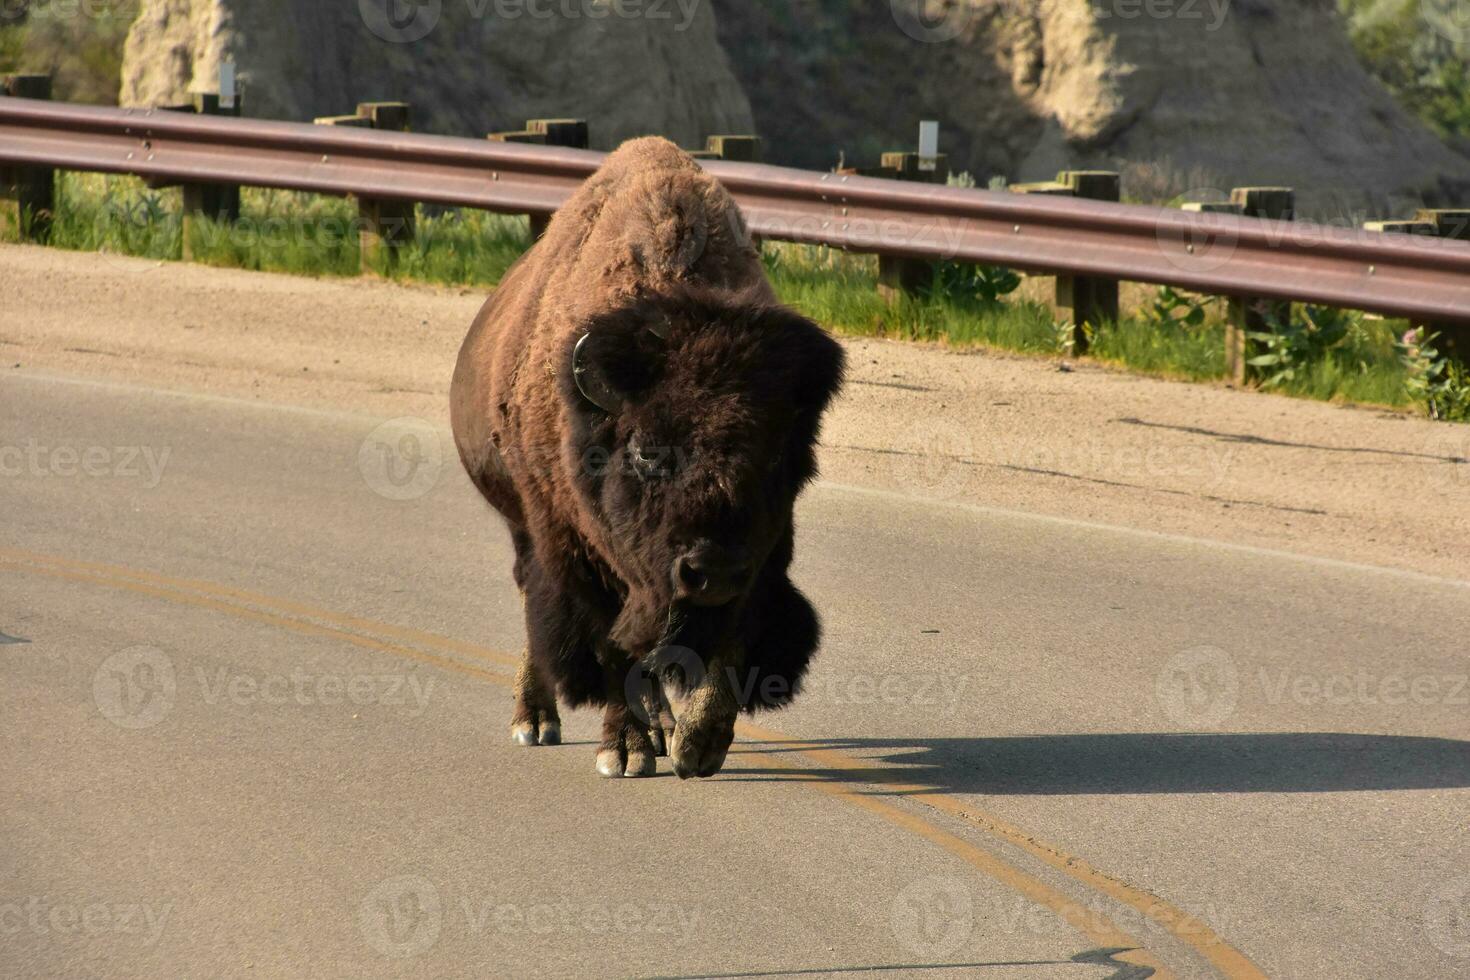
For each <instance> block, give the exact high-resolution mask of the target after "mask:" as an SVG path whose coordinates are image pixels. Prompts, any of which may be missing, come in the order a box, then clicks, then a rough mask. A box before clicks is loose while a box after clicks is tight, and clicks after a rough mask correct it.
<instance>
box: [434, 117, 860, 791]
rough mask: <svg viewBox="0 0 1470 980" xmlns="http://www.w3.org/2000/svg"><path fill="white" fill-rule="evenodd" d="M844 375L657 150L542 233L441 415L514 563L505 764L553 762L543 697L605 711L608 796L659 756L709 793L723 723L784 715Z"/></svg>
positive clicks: (468, 344) (651, 146)
mask: <svg viewBox="0 0 1470 980" xmlns="http://www.w3.org/2000/svg"><path fill="white" fill-rule="evenodd" d="M842 371H843V355H842V351H841V348H840V347H838V345H837V344H836V343H835V342H833V341H832V339H831V338H830V337H828V336H827V335H826V333H825V332H824V331H822V330H821V329H820V328H819V327H817V326H816V325H815V324H813V323H811V322H810V321H809V320H807V319H805V318H804V317H801V316H800V315H798V314H796V313H794V312H793V311H791V310H789V309H786V308H784V307H781V306H780V305H779V304H778V303H776V301H775V298H774V295H773V294H772V292H771V290H770V286H769V283H768V282H767V281H766V278H765V274H764V270H763V268H762V266H761V263H760V259H759V256H758V254H757V253H756V251H755V250H754V249H753V248H752V247H751V245H750V242H749V239H748V236H747V235H746V234H745V229H744V223H743V220H742V219H741V217H740V214H739V212H738V210H737V209H736V207H735V205H734V202H733V201H732V200H731V198H730V197H729V195H728V194H727V193H726V192H725V191H724V189H723V188H722V187H720V185H719V184H718V183H717V182H716V181H714V180H713V179H712V178H710V177H709V176H708V175H707V174H705V173H704V172H703V171H702V170H700V169H699V167H698V165H697V164H695V163H694V162H693V161H692V160H691V159H690V158H689V157H688V156H687V155H686V154H684V153H683V152H682V151H680V150H678V149H677V148H675V147H673V146H672V144H669V143H668V142H666V141H663V140H659V139H643V140H635V141H633V142H631V143H628V144H625V145H624V146H623V147H622V148H620V149H619V150H618V151H616V152H614V153H612V154H610V155H609V156H608V158H607V160H606V161H605V162H604V164H603V166H602V167H601V168H600V169H599V170H598V172H597V173H596V174H594V175H593V176H592V177H591V178H589V179H588V180H587V182H586V183H585V184H584V185H583V186H582V188H581V189H580V190H579V191H578V192H577V194H575V195H574V196H573V197H572V199H571V200H570V201H568V203H567V204H566V205H565V206H564V207H563V208H562V210H561V211H559V212H558V213H557V214H556V216H555V217H554V218H553V219H552V221H551V223H550V225H549V227H548V229H547V232H546V234H545V235H544V236H543V238H542V239H541V240H540V241H539V242H538V243H537V244H536V245H535V246H534V247H533V248H532V249H531V251H530V252H528V253H527V254H526V255H525V256H524V257H523V258H522V259H521V261H520V262H518V263H517V264H516V265H515V266H514V267H513V268H512V270H511V271H510V272H509V273H508V274H507V275H506V277H505V279H504V280H503V281H502V283H501V285H500V287H499V288H498V289H497V290H496V292H495V294H494V295H493V296H492V297H491V298H490V300H489V301H488V302H487V303H486V304H485V307H484V308H483V309H482V310H481V313H480V315H479V317H477V318H476V321H475V323H474V324H473V325H472V326H471V328H470V333H469V335H468V336H467V337H466V339H465V343H464V347H463V348H462V350H461V352H460V358H459V363H458V365H457V366H456V369H455V377H454V384H453V389H452V394H451V410H452V417H453V427H454V434H455V441H456V444H457V446H458V447H459V451H460V456H461V458H462V459H463V461H464V463H465V467H466V469H467V471H468V472H469V474H470V477H471V479H472V480H473V481H474V482H475V484H476V486H477V487H478V488H479V489H480V491H481V492H482V493H483V494H484V496H485V497H486V499H487V500H488V501H489V502H490V503H491V504H492V505H493V506H494V507H495V508H496V510H498V511H499V512H500V513H501V515H502V516H503V517H504V518H505V521H506V523H507V525H508V526H509V528H510V532H511V540H512V543H513V544H514V547H515V552H516V563H515V578H516V583H517V585H518V586H519V587H520V589H521V591H522V593H523V597H524V600H525V607H526V633H527V650H526V659H525V663H524V664H523V666H522V669H521V672H520V675H519V676H518V677H517V683H516V707H515V713H514V715H513V717H512V734H513V737H515V739H516V740H517V741H519V742H521V743H522V744H527V745H536V744H541V745H546V744H554V743H555V742H557V741H559V740H560V719H559V717H558V715H557V707H556V701H557V696H559V697H560V699H561V700H562V701H563V702H564V703H566V704H568V705H570V706H572V707H575V706H578V705H582V704H594V705H602V706H603V707H604V715H603V732H602V739H601V742H600V744H599V746H598V753H597V769H598V771H599V772H601V773H602V774H604V775H609V776H623V775H628V776H636V775H649V774H651V773H652V772H653V771H654V768H655V762H654V759H655V756H658V755H663V754H666V753H667V754H670V755H672V756H673V767H674V771H675V773H677V774H678V775H679V776H681V777H685V776H691V775H695V776H709V775H713V774H714V773H715V772H717V771H718V770H719V768H720V766H721V765H722V764H723V762H724V759H725V754H726V751H727V750H728V748H729V745H730V742H731V740H732V739H733V737H734V722H735V717H736V715H737V714H738V713H739V712H740V711H753V710H756V709H759V708H773V707H779V706H781V705H784V704H786V703H788V702H789V701H790V699H791V698H792V697H793V696H794V695H795V694H796V693H797V691H798V689H799V687H800V684H801V679H802V676H803V674H804V673H805V671H806V667H807V663H808V661H809V660H810V658H811V656H812V654H813V652H814V651H815V649H816V647H817V644H818V641H819V638H820V628H819V624H818V620H817V616H816V613H815V611H814V610H813V609H812V607H811V604H810V603H808V602H807V600H806V599H805V597H803V596H802V594H801V593H800V592H799V591H798V590H797V589H796V587H795V586H794V585H792V583H791V581H790V579H789V577H788V575H787V571H788V569H789V567H790V564H791V559H792V554H793V548H794V534H793V526H792V510H793V505H794V502H795V499H796V497H797V495H798V494H799V493H800V491H801V489H802V488H803V487H804V486H805V485H806V484H807V483H808V482H809V481H810V480H811V479H812V478H813V477H814V475H815V472H816V461H815V454H814V446H815V443H816V439H817V435H818V431H819V427H820V422H821V416H822V413H823V412H824V411H825V409H826V406H827V404H828V402H829V401H830V400H831V398H832V396H833V395H834V394H835V393H836V391H837V389H838V388H839V386H840V384H841V379H842ZM666 692H668V693H673V694H677V695H679V696H681V697H682V698H683V706H682V708H681V710H680V714H679V719H678V722H677V724H676V723H675V721H674V718H673V715H672V713H671V710H670V706H669V702H668V700H667V697H666Z"/></svg>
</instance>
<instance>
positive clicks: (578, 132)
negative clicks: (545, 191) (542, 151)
mask: <svg viewBox="0 0 1470 980" xmlns="http://www.w3.org/2000/svg"><path fill="white" fill-rule="evenodd" d="M486 139H492V140H499V141H500V142H502V143H535V144H537V145H540V146H566V147H571V148H572V149H575V150H585V149H587V142H588V139H587V120H585V119H527V120H526V128H525V129H519V130H514V131H512V132H507V133H491V134H490V135H489V136H487V137H486ZM527 217H528V218H529V219H530V221H531V241H533V242H534V241H536V240H537V239H539V238H540V237H541V236H542V235H544V234H546V226H547V224H549V223H550V221H551V215H549V214H531V215H527Z"/></svg>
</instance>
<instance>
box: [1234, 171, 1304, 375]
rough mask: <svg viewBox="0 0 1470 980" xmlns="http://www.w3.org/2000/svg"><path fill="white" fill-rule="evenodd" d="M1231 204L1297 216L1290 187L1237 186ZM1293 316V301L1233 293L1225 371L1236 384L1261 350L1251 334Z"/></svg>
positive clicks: (1248, 211)
mask: <svg viewBox="0 0 1470 980" xmlns="http://www.w3.org/2000/svg"><path fill="white" fill-rule="evenodd" d="M1230 203H1231V204H1233V205H1235V206H1236V207H1237V208H1239V211H1238V212H1237V213H1238V214H1241V215H1244V216H1245V217H1247V218H1269V219H1271V220H1273V221H1291V220H1292V219H1293V218H1295V217H1296V192H1295V191H1293V190H1292V189H1291V188H1290V187H1236V188H1234V189H1233V190H1231V192H1230ZM1290 317H1291V304H1290V303H1289V302H1284V301H1281V300H1266V299H1261V298H1259V297H1255V296H1231V297H1228V298H1227V301H1226V311H1225V372H1226V375H1227V376H1228V377H1229V378H1230V380H1231V382H1232V383H1233V384H1237V385H1244V384H1245V383H1246V381H1247V380H1249V378H1250V376H1251V374H1252V371H1251V366H1250V360H1251V358H1253V357H1255V356H1257V355H1258V354H1260V353H1262V348H1261V345H1260V344H1259V343H1258V342H1256V341H1254V340H1251V338H1250V336H1249V335H1250V334H1253V333H1265V332H1267V331H1269V330H1271V324H1272V322H1273V321H1274V322H1276V323H1284V322H1285V321H1286V320H1288V319H1289V318H1290Z"/></svg>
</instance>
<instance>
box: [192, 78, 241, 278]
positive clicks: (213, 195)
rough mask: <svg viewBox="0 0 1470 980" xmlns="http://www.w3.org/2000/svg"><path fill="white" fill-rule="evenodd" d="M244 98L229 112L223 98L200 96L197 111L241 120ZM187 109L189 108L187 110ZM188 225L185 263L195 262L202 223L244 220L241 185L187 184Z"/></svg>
mask: <svg viewBox="0 0 1470 980" xmlns="http://www.w3.org/2000/svg"><path fill="white" fill-rule="evenodd" d="M240 102H241V100H240V98H239V96H236V98H235V104H234V105H233V106H230V107H229V108H222V107H221V106H220V99H219V96H218V95H216V94H214V93H205V92H198V93H195V95H194V105H193V107H192V108H193V111H194V112H196V113H198V114H199V115H201V116H238V115H240ZM186 108H187V107H186ZM183 192H184V223H183V229H182V231H181V234H180V237H181V239H182V245H183V258H184V261H185V262H189V261H192V260H193V258H194V238H195V237H196V236H197V235H199V234H200V231H199V228H200V225H199V221H200V219H201V218H207V219H209V220H211V221H218V222H229V221H239V220H240V185H239V184H184V185H183Z"/></svg>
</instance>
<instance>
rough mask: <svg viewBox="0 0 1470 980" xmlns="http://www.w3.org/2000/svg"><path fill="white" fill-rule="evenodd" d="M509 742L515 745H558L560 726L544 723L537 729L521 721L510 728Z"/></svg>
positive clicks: (527, 722)
mask: <svg viewBox="0 0 1470 980" xmlns="http://www.w3.org/2000/svg"><path fill="white" fill-rule="evenodd" d="M510 740H511V741H512V742H514V743H516V744H517V745H560V744H561V725H559V724H558V723H556V722H554V721H545V722H542V723H541V725H540V726H539V727H538V726H536V725H534V724H532V723H531V722H529V721H523V722H520V723H519V724H515V725H511V726H510Z"/></svg>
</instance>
